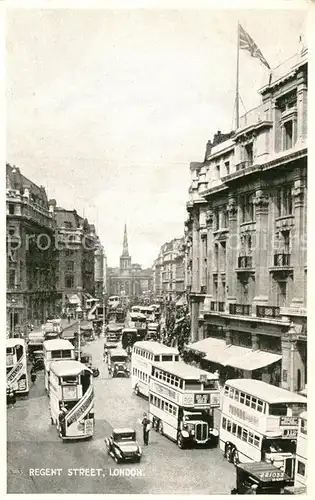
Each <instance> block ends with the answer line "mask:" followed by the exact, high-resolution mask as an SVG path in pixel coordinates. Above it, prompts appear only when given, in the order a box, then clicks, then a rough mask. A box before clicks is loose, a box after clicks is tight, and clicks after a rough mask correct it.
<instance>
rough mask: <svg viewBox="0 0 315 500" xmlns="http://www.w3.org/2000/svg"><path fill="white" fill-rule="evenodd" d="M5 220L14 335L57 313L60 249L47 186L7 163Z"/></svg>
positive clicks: (9, 323)
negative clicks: (58, 257)
mask: <svg viewBox="0 0 315 500" xmlns="http://www.w3.org/2000/svg"><path fill="white" fill-rule="evenodd" d="M6 219H7V225H6V242H7V252H6V260H7V262H6V264H7V266H6V269H7V283H6V285H7V296H6V300H7V307H6V310H7V328H8V330H9V331H8V332H7V333H8V334H11V335H13V333H15V334H19V332H23V331H24V330H25V328H26V325H27V324H34V325H36V324H39V323H40V322H42V321H44V320H45V318H47V317H48V316H50V315H54V314H55V311H56V300H57V278H56V265H57V252H56V246H55V226H56V222H55V220H54V216H53V213H52V211H51V208H50V207H49V202H48V199H47V195H46V191H45V189H44V188H43V187H42V186H40V187H39V186H37V185H36V184H35V183H34V182H32V181H30V180H29V179H27V178H26V177H25V176H24V175H22V173H21V171H20V169H19V168H17V167H15V166H14V167H13V166H11V165H9V164H7V165H6Z"/></svg>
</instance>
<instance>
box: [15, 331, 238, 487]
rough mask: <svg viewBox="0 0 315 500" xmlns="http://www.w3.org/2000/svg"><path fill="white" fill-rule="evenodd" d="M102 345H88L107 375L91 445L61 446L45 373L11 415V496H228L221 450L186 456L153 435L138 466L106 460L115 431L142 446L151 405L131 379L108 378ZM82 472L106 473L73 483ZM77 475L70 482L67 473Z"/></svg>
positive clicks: (228, 469) (228, 473)
mask: <svg viewBox="0 0 315 500" xmlns="http://www.w3.org/2000/svg"><path fill="white" fill-rule="evenodd" d="M103 342H104V341H103V340H96V341H95V342H93V343H92V344H89V346H86V347H85V351H89V352H90V353H91V354H92V355H93V364H94V365H95V366H98V367H99V368H100V370H101V375H100V377H99V378H98V379H96V380H95V394H96V403H95V416H96V430H95V435H94V438H93V440H91V441H85V442H84V441H78V442H62V441H61V440H60V438H59V437H58V435H57V432H56V429H55V427H54V426H52V425H51V423H50V416H49V411H48V398H47V396H46V394H45V391H44V384H43V375H40V376H39V378H38V380H37V382H36V384H35V385H34V386H33V387H31V390H30V394H29V398H28V399H25V400H19V401H18V402H17V404H16V406H15V407H14V408H12V409H11V408H9V409H8V448H7V449H8V457H7V463H8V481H7V489H8V493H116V494H118V493H143V494H144V493H156V494H157V493H160V494H163V493H164V494H171V493H182V494H184V493H187V494H193V493H196V494H228V493H230V490H231V488H232V487H234V485H235V469H234V466H233V465H232V464H229V463H227V462H226V461H225V460H224V459H223V457H222V452H221V451H220V449H219V448H218V449H193V450H180V449H179V448H178V447H177V446H176V444H175V443H173V442H172V441H170V440H168V439H167V438H165V437H163V436H160V435H159V434H156V433H155V432H154V431H152V432H151V441H150V444H149V446H148V447H147V448H145V449H144V455H143V459H142V461H141V463H140V464H139V465H138V464H137V465H132V464H127V465H126V464H121V465H116V464H115V462H114V461H113V460H112V458H111V457H109V456H108V455H107V454H106V450H105V445H104V438H105V437H106V436H108V435H109V434H110V432H111V429H112V426H126V425H132V426H134V427H135V428H136V429H137V431H138V432H139V438H140V442H141V426H140V425H139V423H138V419H139V418H141V416H142V414H143V412H144V411H147V408H148V403H147V401H146V400H144V399H142V398H139V397H137V396H135V395H134V394H132V391H131V384H130V379H122V378H117V379H111V378H109V377H108V373H107V369H106V365H105V364H104V363H103V362H102V361H101V356H102V350H103V349H102V346H103ZM141 445H142V442H141ZM36 468H47V469H58V468H59V469H62V470H61V471H60V476H58V475H57V476H47V475H45V476H32V475H30V474H31V473H30V469H36ZM80 468H82V469H88V471H90V470H91V468H94V469H101V470H100V472H97V471H96V472H95V473H96V474H100V476H97V475H96V476H94V477H88V476H85V477H75V476H74V472H73V469H80ZM71 470H72V476H70V475H68V474H70V473H71ZM48 472H49V471H48Z"/></svg>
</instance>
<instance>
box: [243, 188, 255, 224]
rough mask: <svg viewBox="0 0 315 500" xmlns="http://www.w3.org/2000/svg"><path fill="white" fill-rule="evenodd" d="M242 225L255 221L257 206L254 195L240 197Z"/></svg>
mask: <svg viewBox="0 0 315 500" xmlns="http://www.w3.org/2000/svg"><path fill="white" fill-rule="evenodd" d="M240 210H241V223H242V222H251V221H254V220H255V206H254V199H253V195H252V194H246V195H243V196H241V197H240Z"/></svg>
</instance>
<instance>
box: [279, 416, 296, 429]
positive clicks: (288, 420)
mask: <svg viewBox="0 0 315 500" xmlns="http://www.w3.org/2000/svg"><path fill="white" fill-rule="evenodd" d="M298 424H299V419H298V417H280V424H279V425H280V427H288V426H291V425H293V426H294V427H297V426H298Z"/></svg>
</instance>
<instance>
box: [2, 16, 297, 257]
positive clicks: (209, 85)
mask: <svg viewBox="0 0 315 500" xmlns="http://www.w3.org/2000/svg"><path fill="white" fill-rule="evenodd" d="M237 21H239V22H240V23H241V24H242V26H243V27H244V28H245V30H247V31H248V32H249V34H250V35H251V36H252V38H253V39H254V40H255V42H256V44H257V45H258V46H259V48H260V49H261V51H262V53H263V54H264V57H265V58H266V59H267V61H268V62H269V64H270V66H271V67H275V66H277V65H278V64H279V63H280V62H282V61H283V60H285V59H287V58H288V57H290V56H291V55H292V54H294V53H295V52H297V51H298V50H299V35H300V34H305V33H306V27H305V14H304V13H303V12H302V11H297V10H294V11H280V10H277V11H275V10H272V11H270V10H263V11H262V10H261V11H259V10H252V11H249V10H247V11H242V10H228V11H227V10H225V11H223V10H221V11H220V10H199V11H197V10H169V9H166V10H119V11H114V10H65V9H56V10H34V9H29V10H22V9H20V10H17V9H14V10H13V9H12V10H9V11H8V13H7V161H8V162H10V163H11V164H16V165H17V166H19V167H20V168H21V170H22V172H23V173H24V175H26V176H27V177H29V178H30V179H32V180H33V181H34V182H36V183H37V184H39V185H41V184H42V185H44V186H45V187H46V190H47V193H48V196H49V198H56V199H57V203H58V205H60V206H63V207H65V208H67V209H73V208H75V209H76V210H77V211H78V212H79V213H80V214H81V215H85V216H86V217H87V218H88V219H89V221H90V222H91V223H94V224H95V225H96V227H97V231H98V234H99V235H100V238H101V240H102V243H103V245H104V247H105V252H106V254H107V258H108V264H109V265H118V262H119V255H120V254H121V251H122V241H123V228H124V223H125V222H126V223H127V225H128V237H129V250H130V253H131V255H132V260H133V262H139V263H141V264H142V265H143V266H150V265H151V264H152V262H153V260H154V258H156V256H157V254H158V251H159V248H160V246H161V245H162V244H163V243H164V242H165V241H169V240H171V239H172V238H173V237H180V236H181V235H182V234H183V228H184V226H183V224H184V220H185V219H186V212H185V204H186V201H187V198H188V194H187V191H188V187H189V162H190V161H202V160H203V157H204V152H205V145H206V142H207V140H208V139H210V138H212V136H213V134H214V133H215V132H216V131H217V130H218V129H220V130H222V131H229V130H230V129H231V127H232V123H233V122H232V120H233V108H234V100H235V67H236V26H237ZM240 65H241V66H240V91H241V97H242V101H243V103H244V108H245V109H246V110H247V111H248V110H249V109H251V108H252V107H255V106H256V105H258V104H259V95H258V94H257V89H258V88H259V87H261V86H262V85H263V84H265V83H266V82H267V81H268V71H267V70H266V68H265V67H264V66H263V65H262V64H260V63H259V61H258V60H257V59H252V58H251V57H250V55H249V53H247V52H245V51H243V52H242V53H241V56H240ZM244 108H243V106H242V105H241V110H242V111H244Z"/></svg>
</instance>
